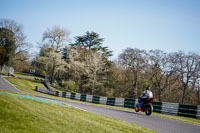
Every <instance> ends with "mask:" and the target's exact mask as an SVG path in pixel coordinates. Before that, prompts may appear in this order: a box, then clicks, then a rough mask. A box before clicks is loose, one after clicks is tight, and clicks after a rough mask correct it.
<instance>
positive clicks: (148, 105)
mask: <svg viewBox="0 0 200 133" xmlns="http://www.w3.org/2000/svg"><path fill="white" fill-rule="evenodd" d="M153 99H154V98H153V97H152V98H148V99H147V100H146V101H145V103H143V104H142V106H141V108H139V107H138V103H137V104H136V107H135V112H139V111H141V112H145V114H146V115H151V113H152V112H153V105H152V104H151V102H152V101H153Z"/></svg>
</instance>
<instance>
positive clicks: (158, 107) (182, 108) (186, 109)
mask: <svg viewBox="0 0 200 133" xmlns="http://www.w3.org/2000/svg"><path fill="white" fill-rule="evenodd" d="M34 90H35V91H38V92H41V93H46V94H50V95H54V96H59V97H66V98H70V99H75V100H80V101H86V102H91V103H97V104H107V105H113V106H122V107H128V108H134V107H135V105H136V104H137V99H133V98H109V97H103V96H93V95H86V94H80V93H73V92H60V91H52V90H47V89H45V88H41V87H37V86H36V87H35V89H34ZM152 104H153V108H154V112H157V113H163V114H169V115H179V116H184V117H192V118H198V119H200V105H198V106H194V105H184V104H178V103H168V102H153V103H152Z"/></svg>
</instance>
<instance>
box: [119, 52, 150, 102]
mask: <svg viewBox="0 0 200 133" xmlns="http://www.w3.org/2000/svg"><path fill="white" fill-rule="evenodd" d="M145 53H146V52H145V51H144V50H139V49H136V48H135V49H132V48H127V49H126V50H124V52H123V53H122V54H120V55H119V61H120V62H121V64H122V65H123V66H124V67H125V68H127V69H130V70H131V71H132V74H133V76H134V77H133V90H134V92H133V93H134V94H133V97H134V98H136V97H137V85H138V79H139V76H140V74H141V73H142V72H144V67H145V65H146V60H145Z"/></svg>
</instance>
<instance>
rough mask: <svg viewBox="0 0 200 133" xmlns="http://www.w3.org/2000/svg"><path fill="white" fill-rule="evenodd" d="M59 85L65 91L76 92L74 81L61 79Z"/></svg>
mask: <svg viewBox="0 0 200 133" xmlns="http://www.w3.org/2000/svg"><path fill="white" fill-rule="evenodd" d="M61 86H62V87H63V89H64V90H66V91H70V92H76V91H77V86H76V83H75V82H74V81H71V80H68V81H62V82H61Z"/></svg>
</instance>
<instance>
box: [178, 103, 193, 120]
mask: <svg viewBox="0 0 200 133" xmlns="http://www.w3.org/2000/svg"><path fill="white" fill-rule="evenodd" d="M196 114H197V106H194V105H184V104H179V108H178V115H179V116H186V117H192V118H196Z"/></svg>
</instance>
